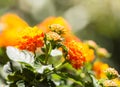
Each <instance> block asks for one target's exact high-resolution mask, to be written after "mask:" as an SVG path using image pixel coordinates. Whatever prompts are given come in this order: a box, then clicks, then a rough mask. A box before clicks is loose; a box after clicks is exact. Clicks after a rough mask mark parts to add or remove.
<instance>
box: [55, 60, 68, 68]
mask: <svg viewBox="0 0 120 87" xmlns="http://www.w3.org/2000/svg"><path fill="white" fill-rule="evenodd" d="M65 63H67V62H66V61H64V62H62V63H60V64H58V65H57V66H55V68H56V69H57V68H59V67H60V66H62V65H64V64H65Z"/></svg>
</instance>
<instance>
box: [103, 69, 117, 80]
mask: <svg viewBox="0 0 120 87" xmlns="http://www.w3.org/2000/svg"><path fill="white" fill-rule="evenodd" d="M105 74H106V76H107V77H108V79H115V78H118V77H119V74H118V72H117V71H116V70H115V69H114V68H108V69H106V70H105Z"/></svg>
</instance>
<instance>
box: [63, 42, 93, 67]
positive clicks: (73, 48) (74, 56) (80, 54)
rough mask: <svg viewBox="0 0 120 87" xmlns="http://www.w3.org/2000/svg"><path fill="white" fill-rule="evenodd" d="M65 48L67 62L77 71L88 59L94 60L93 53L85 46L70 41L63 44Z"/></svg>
mask: <svg viewBox="0 0 120 87" xmlns="http://www.w3.org/2000/svg"><path fill="white" fill-rule="evenodd" d="M65 46H66V47H67V48H68V60H69V61H70V63H71V64H72V66H73V67H74V68H75V69H79V68H80V67H81V66H82V65H83V63H84V62H85V61H86V60H88V59H89V57H90V59H91V58H94V53H93V51H91V50H90V49H89V48H88V46H87V45H86V44H83V43H81V42H77V41H75V40H72V41H69V42H65Z"/></svg>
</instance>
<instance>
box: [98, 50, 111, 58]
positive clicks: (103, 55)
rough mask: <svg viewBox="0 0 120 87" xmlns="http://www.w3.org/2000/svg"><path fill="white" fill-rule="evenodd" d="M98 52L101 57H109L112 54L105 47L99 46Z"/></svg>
mask: <svg viewBox="0 0 120 87" xmlns="http://www.w3.org/2000/svg"><path fill="white" fill-rule="evenodd" d="M97 54H98V57H99V58H109V57H110V54H109V53H108V51H107V50H106V49H105V48H98V49H97Z"/></svg>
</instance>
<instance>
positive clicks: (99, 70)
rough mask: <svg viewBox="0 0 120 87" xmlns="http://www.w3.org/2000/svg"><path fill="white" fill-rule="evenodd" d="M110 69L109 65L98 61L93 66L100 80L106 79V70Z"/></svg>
mask: <svg viewBox="0 0 120 87" xmlns="http://www.w3.org/2000/svg"><path fill="white" fill-rule="evenodd" d="M107 68H109V65H108V64H106V63H103V62H100V61H97V62H95V63H94V65H93V71H95V75H96V77H97V78H98V79H100V78H106V74H105V72H104V71H105V70H106V69H107Z"/></svg>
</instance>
